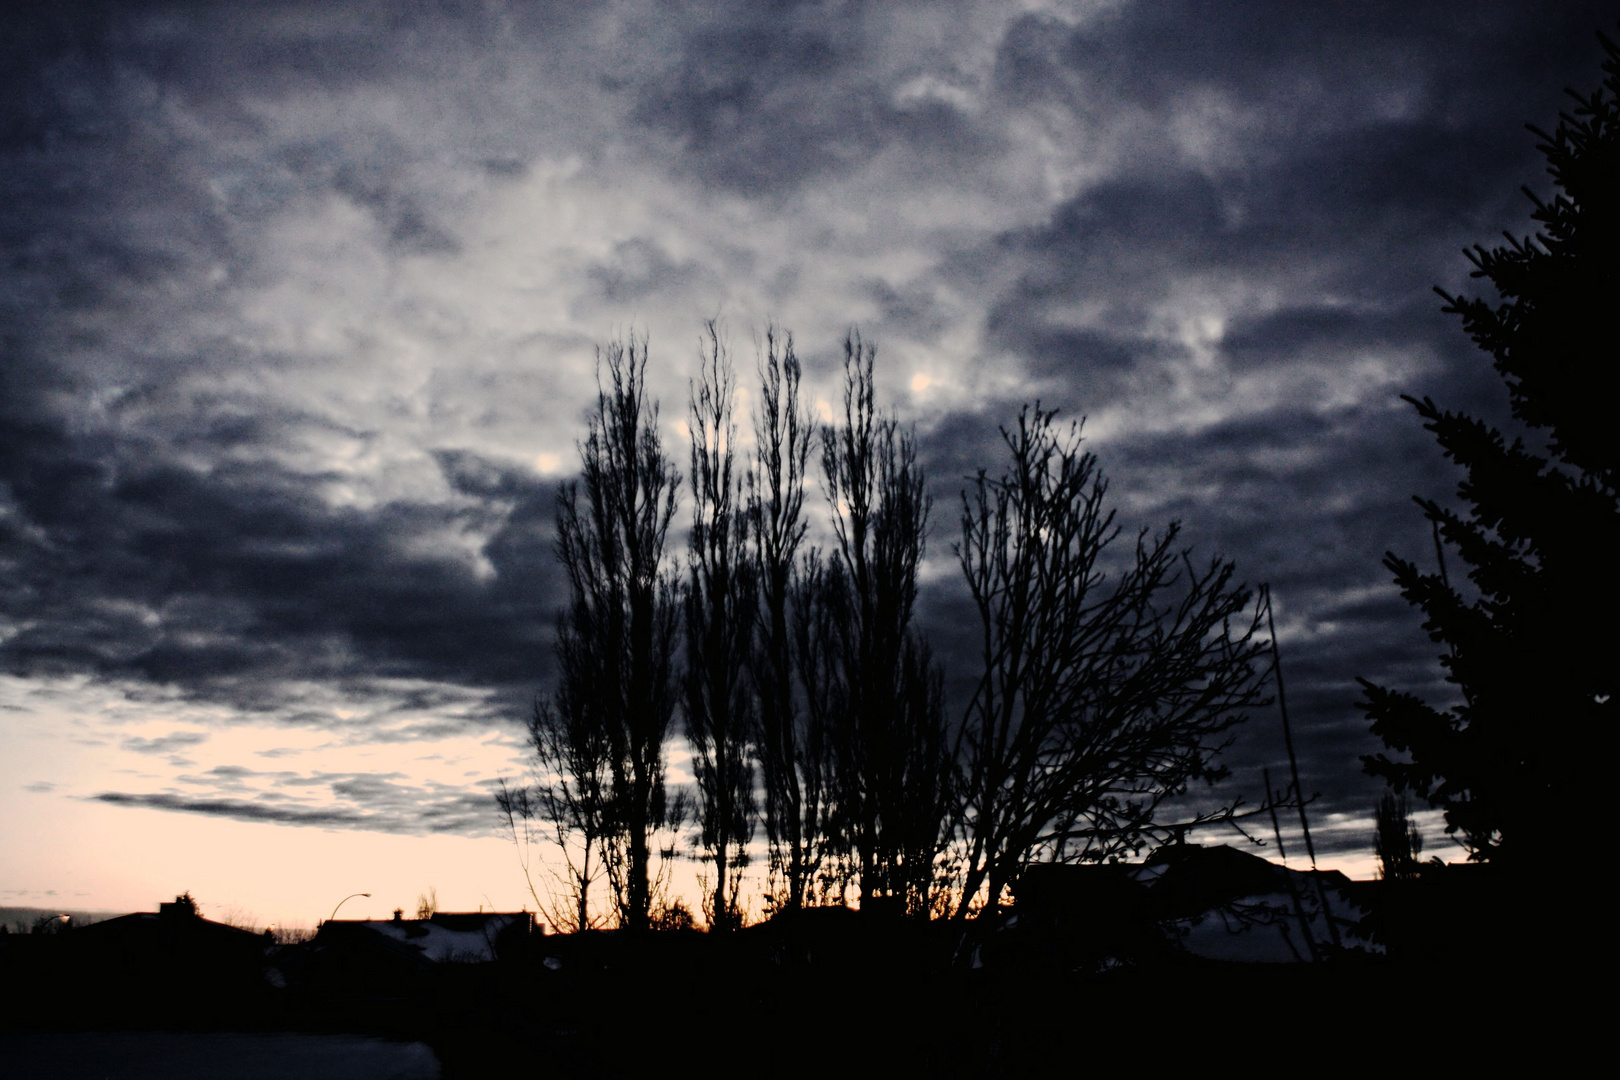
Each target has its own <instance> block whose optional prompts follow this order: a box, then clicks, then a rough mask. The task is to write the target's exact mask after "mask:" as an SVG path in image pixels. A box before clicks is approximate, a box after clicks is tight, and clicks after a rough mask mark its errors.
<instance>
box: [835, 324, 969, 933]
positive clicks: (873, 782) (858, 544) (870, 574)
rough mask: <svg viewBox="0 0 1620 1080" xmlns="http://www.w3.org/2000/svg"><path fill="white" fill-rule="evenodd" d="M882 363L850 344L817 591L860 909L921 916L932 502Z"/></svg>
mask: <svg viewBox="0 0 1620 1080" xmlns="http://www.w3.org/2000/svg"><path fill="white" fill-rule="evenodd" d="M874 355H875V350H873V349H872V348H871V347H869V346H866V345H864V344H863V343H862V342H861V340H860V337H859V336H858V335H855V334H851V335H850V336H849V337H848V338H846V339H845V342H844V417H843V423H842V424H840V425H838V426H836V427H835V426H828V427H825V428H823V430H822V474H823V481H824V483H825V485H826V495H827V502H828V504H829V506H830V507H831V510H832V526H833V535H834V538H835V544H834V546H833V552H832V567H831V568H830V572H829V573H827V574H825V575H823V578H822V585H821V588H820V590H819V592H820V599H821V601H822V602H823V603H825V604H827V605H828V606H829V610H828V612H827V615H828V618H827V620H826V623H825V626H826V627H827V628H828V629H829V630H830V632H831V641H830V648H829V652H828V659H829V660H830V661H831V666H832V670H831V672H830V673H831V674H832V675H833V679H832V684H831V689H832V691H833V693H834V695H835V696H834V700H833V701H832V703H831V704H832V708H831V709H830V713H829V717H828V719H829V720H830V721H831V723H832V725H833V728H832V730H831V732H830V735H831V740H830V741H831V746H832V754H831V756H830V761H831V763H832V766H833V781H834V782H833V792H834V798H833V804H834V806H833V809H834V814H833V822H834V824H835V826H836V831H837V832H838V834H839V836H840V837H841V839H842V842H843V845H844V851H845V853H846V854H847V856H848V857H849V858H850V859H852V860H853V863H854V868H855V870H856V872H857V873H858V874H859V876H860V887H861V901H862V904H863V905H865V904H867V903H869V902H871V901H874V900H881V901H882V902H884V903H892V904H896V905H899V904H904V906H905V907H906V908H907V910H909V911H912V912H914V913H918V912H921V911H925V910H927V909H928V908H929V907H930V905H931V903H932V899H933V879H934V870H935V868H934V860H935V856H936V855H937V854H938V853H939V852H940V850H941V849H942V847H943V846H944V843H945V836H944V830H943V828H942V818H943V815H944V812H945V805H944V793H943V789H942V788H941V786H940V785H941V782H942V780H943V779H944V778H945V772H944V770H943V769H942V768H941V756H942V753H943V750H944V739H943V713H942V711H941V708H940V706H941V698H940V693H939V686H938V675H937V673H936V671H935V670H934V666H933V664H932V661H931V659H930V657H929V655H928V651H927V648H926V646H925V645H924V644H923V643H922V641H921V639H920V637H919V636H918V634H917V633H916V631H915V629H914V628H913V625H912V616H913V613H914V609H915V606H916V599H917V571H918V567H919V565H920V564H921V562H922V557H923V551H924V544H925V537H926V533H927V529H928V514H929V509H930V501H929V498H928V494H927V488H926V485H925V482H924V478H923V472H922V469H921V467H920V466H919V465H918V463H917V455H916V445H915V442H914V440H913V438H912V435H911V433H910V432H909V431H905V430H902V429H901V427H900V425H899V422H898V421H897V420H896V419H895V418H893V417H892V416H881V415H879V413H878V412H877V409H876V406H875V399H874V386H873V378H872V373H873V360H874Z"/></svg>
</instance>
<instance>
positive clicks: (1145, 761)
mask: <svg viewBox="0 0 1620 1080" xmlns="http://www.w3.org/2000/svg"><path fill="white" fill-rule="evenodd" d="M1002 436H1003V438H1004V439H1005V441H1006V444H1007V449H1008V451H1009V453H1010V455H1011V461H1010V462H1009V464H1008V467H1007V469H1006V471H1005V472H1004V473H1002V475H1001V476H1000V477H999V478H996V479H991V478H990V477H989V476H988V475H987V474H986V473H984V472H982V471H981V472H980V474H979V477H978V480H977V482H976V484H975V485H974V488H973V489H972V491H971V494H970V493H969V492H964V493H963V495H962V541H961V543H960V544H959V545H958V546H957V549H956V551H957V555H958V558H959V559H960V561H961V565H962V572H963V574H964V575H965V576H966V578H967V584H968V589H969V591H970V593H971V594H972V597H973V601H974V604H975V605H976V607H977V610H978V615H979V622H980V630H981V633H982V635H983V673H982V674H981V676H980V678H979V682H978V685H977V687H976V688H975V690H974V693H973V697H972V699H971V701H970V703H969V705H968V708H967V712H966V715H965V717H964V720H963V724H962V727H961V729H960V731H959V735H958V746H957V751H956V761H957V764H958V768H959V770H960V779H959V781H958V791H959V798H960V802H959V811H958V815H959V819H960V821H961V823H962V824H961V827H962V830H963V835H964V838H965V848H966V851H965V856H964V867H963V873H964V879H963V894H962V896H961V899H960V901H959V904H958V908H957V915H958V917H961V916H964V915H966V914H967V912H968V911H969V909H970V907H971V906H973V905H976V904H980V903H982V904H985V905H987V906H988V907H990V908H993V907H994V906H995V905H996V904H997V903H999V901H1000V898H1001V896H1002V893H1003V891H1004V890H1005V889H1006V888H1007V887H1008V886H1009V885H1011V884H1013V883H1014V882H1015V881H1016V880H1017V878H1018V876H1019V874H1020V873H1021V872H1022V870H1023V869H1024V867H1025V866H1027V865H1028V864H1029V863H1031V862H1034V861H1057V862H1067V861H1080V860H1085V861H1101V860H1104V859H1111V858H1115V857H1119V856H1122V855H1128V854H1135V853H1139V852H1140V851H1141V850H1142V849H1143V848H1144V847H1146V846H1151V845H1153V844H1157V843H1160V842H1163V841H1164V840H1166V839H1168V838H1170V837H1172V836H1175V835H1177V834H1179V833H1183V832H1184V831H1185V830H1186V829H1187V828H1190V827H1192V826H1194V825H1200V824H1210V823H1213V822H1216V821H1221V820H1231V819H1232V816H1233V814H1234V812H1235V806H1234V804H1230V803H1228V804H1224V805H1221V806H1218V807H1215V808H1213V809H1206V810H1203V811H1201V812H1196V813H1190V814H1186V815H1185V816H1179V817H1177V816H1172V817H1171V819H1170V820H1165V815H1166V813H1167V806H1166V804H1167V801H1170V800H1173V799H1175V797H1177V796H1180V795H1183V794H1185V793H1186V791H1187V789H1188V787H1189V785H1191V784H1193V783H1194V782H1196V781H1211V782H1212V781H1214V780H1216V779H1218V778H1220V777H1221V776H1223V775H1225V772H1226V770H1225V768H1224V767H1222V766H1220V765H1219V764H1218V763H1217V760H1216V759H1217V756H1218V755H1219V753H1220V751H1221V750H1222V749H1223V748H1224V747H1225V746H1226V745H1228V743H1229V742H1230V736H1229V734H1228V733H1229V731H1230V729H1231V728H1232V726H1233V725H1234V724H1236V723H1238V722H1239V721H1240V720H1242V719H1243V715H1244V714H1243V710H1244V709H1246V708H1248V707H1250V706H1252V705H1255V704H1258V703H1260V702H1261V700H1262V699H1261V695H1260V683H1261V679H1260V674H1259V673H1258V672H1257V669H1256V661H1257V658H1258V656H1259V655H1260V651H1261V649H1262V644H1261V643H1259V642H1257V641H1256V632H1257V630H1258V628H1259V625H1260V623H1259V619H1260V613H1259V610H1258V608H1252V609H1251V606H1250V593H1249V592H1248V591H1247V590H1245V589H1244V588H1243V587H1242V586H1240V585H1237V584H1235V583H1234V582H1233V581H1232V576H1233V573H1234V567H1233V564H1232V563H1231V562H1228V561H1224V560H1221V559H1213V560H1211V561H1210V563H1209V564H1208V566H1207V567H1206V568H1205V569H1202V570H1199V569H1196V568H1195V567H1194V566H1193V563H1192V561H1191V558H1190V557H1189V554H1188V553H1187V552H1186V551H1184V550H1182V549H1181V548H1180V547H1179V546H1178V542H1179V539H1180V528H1179V525H1178V524H1176V523H1172V524H1171V525H1170V526H1169V527H1168V528H1167V529H1165V530H1164V532H1162V533H1160V534H1159V535H1157V536H1150V535H1149V534H1148V532H1147V531H1146V530H1143V531H1142V532H1141V533H1139V534H1138V535H1137V537H1136V548H1135V552H1134V554H1132V555H1130V556H1127V557H1125V558H1119V557H1117V556H1114V555H1113V553H1111V552H1110V551H1109V549H1110V547H1111V545H1112V544H1113V543H1114V541H1115V540H1116V539H1117V537H1118V536H1119V532H1120V529H1119V526H1118V525H1116V524H1115V522H1114V513H1113V511H1112V510H1109V509H1107V507H1106V506H1105V502H1104V500H1105V496H1106V495H1107V492H1108V483H1107V481H1106V480H1105V479H1104V478H1103V476H1102V474H1101V472H1100V471H1099V470H1098V468H1097V462H1096V458H1095V457H1094V456H1093V455H1092V454H1090V453H1089V452H1085V451H1082V449H1081V435H1080V427H1079V425H1078V424H1075V425H1071V426H1069V427H1068V429H1067V430H1064V429H1061V428H1058V427H1056V426H1055V423H1054V416H1053V414H1052V413H1051V412H1047V411H1043V410H1042V409H1041V408H1040V407H1039V406H1038V405H1037V406H1036V407H1035V408H1033V409H1029V408H1026V409H1024V410H1023V411H1022V412H1020V414H1019V417H1018V424H1017V426H1016V427H1015V428H1013V429H1011V430H1006V429H1003V431H1002ZM1110 561H1112V562H1113V564H1114V567H1115V568H1114V569H1112V570H1111V571H1110V570H1108V569H1106V568H1107V567H1108V565H1109V563H1110Z"/></svg>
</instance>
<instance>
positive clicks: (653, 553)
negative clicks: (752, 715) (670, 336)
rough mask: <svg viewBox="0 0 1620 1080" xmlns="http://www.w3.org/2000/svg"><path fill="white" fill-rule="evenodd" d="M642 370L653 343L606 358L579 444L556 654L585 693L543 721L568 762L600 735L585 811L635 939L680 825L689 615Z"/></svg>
mask: <svg viewBox="0 0 1620 1080" xmlns="http://www.w3.org/2000/svg"><path fill="white" fill-rule="evenodd" d="M603 368H605V369H606V372H607V376H608V382H607V384H606V385H600V377H601V373H602V370H603ZM646 368H647V343H646V340H645V339H643V340H642V341H641V342H639V343H638V342H637V341H636V340H635V339H634V337H632V338H631V339H630V341H629V344H628V346H626V345H624V344H621V343H618V342H615V343H613V344H612V345H609V346H608V347H607V348H606V349H605V350H602V351H601V352H600V353H599V354H598V380H599V387H598V391H597V404H596V415H595V416H593V417H592V418H591V421H590V430H589V433H588V434H587V436H586V439H585V442H584V443H582V444H581V446H580V458H581V466H582V467H581V471H580V477H579V480H578V482H577V483H571V484H569V485H567V486H565V487H564V488H563V491H562V493H561V495H560V496H559V498H558V502H557V553H558V556H559V559H560V561H561V562H562V565H563V568H564V570H565V572H566V574H567V577H568V589H569V606H568V608H567V610H566V612H565V613H564V615H563V618H562V620H561V623H560V626H559V633H558V654H559V657H560V658H561V660H562V666H563V670H564V675H563V682H562V686H563V689H564V691H565V692H571V693H577V694H578V695H579V696H578V698H577V699H574V698H570V699H569V700H567V701H565V700H564V699H563V698H562V697H561V696H559V699H558V703H557V708H556V710H555V712H556V722H555V723H554V724H552V723H549V722H547V723H543V724H542V725H541V728H542V731H543V732H545V733H548V734H549V733H550V732H552V731H555V732H557V733H558V737H560V738H561V739H562V740H563V741H564V742H565V743H567V744H568V746H567V749H566V752H564V753H562V754H561V755H559V758H558V759H559V760H561V761H562V763H563V764H565V765H567V766H570V767H571V768H572V767H575V766H577V767H580V768H585V767H587V766H588V764H589V763H590V762H592V761H594V760H595V759H594V758H593V757H591V755H593V754H596V753H597V752H598V746H597V743H596V740H600V748H599V749H600V753H601V757H602V760H604V761H605V763H606V768H605V770H603V777H604V780H605V787H604V789H603V793H602V796H601V798H600V799H599V800H596V801H594V802H589V801H588V802H587V803H586V804H585V811H586V814H587V816H589V815H599V816H598V817H597V818H596V819H595V821H594V824H593V830H594V833H595V838H596V840H597V842H598V845H599V848H600V851H601V855H602V860H603V867H604V869H605V871H606V873H607V878H608V881H609V883H610V884H611V885H612V887H613V893H614V901H615V905H616V907H617V909H618V915H619V923H620V925H621V926H623V927H624V928H625V929H628V930H631V931H641V930H645V929H647V926H648V916H649V912H650V910H651V907H652V900H653V891H654V889H653V887H654V880H653V876H652V874H651V864H652V856H653V837H654V834H655V833H656V832H658V831H659V830H660V829H663V828H666V827H669V826H671V825H672V824H673V822H672V820H671V818H672V813H671V811H672V810H673V809H674V807H673V805H672V803H671V801H670V800H668V799H667V798H666V793H665V789H664V744H665V742H666V741H667V739H668V736H669V727H670V722H671V720H672V718H673V714H674V709H675V698H676V691H675V677H674V654H675V647H676V631H677V624H678V621H679V612H678V605H677V603H676V585H675V582H674V579H673V577H672V576H671V575H670V574H669V573H667V572H666V565H665V544H666V540H667V539H668V535H669V526H670V521H671V519H672V518H673V517H674V516H675V505H676V493H677V490H678V488H679V486H680V474H679V473H678V472H677V471H676V469H675V466H674V465H673V464H672V463H671V462H670V460H669V458H668V456H667V455H666V454H665V453H664V449H663V445H662V443H661V441H660V439H659V433H658V406H657V404H656V403H655V402H652V401H650V400H649V399H648V397H647V387H646ZM571 666H572V667H573V668H576V669H577V670H576V671H575V673H574V674H572V675H570V674H569V671H570V667H571ZM543 715H544V714H543V713H537V717H539V716H543ZM537 745H538V744H537ZM576 746H577V747H578V749H579V753H576V752H575V748H576ZM542 757H544V752H543V751H542ZM558 771H559V772H562V771H563V770H558ZM566 775H569V776H571V777H572V779H573V781H574V784H575V790H576V791H581V792H583V791H584V790H585V789H586V788H588V787H589V783H588V782H583V781H582V780H581V775H580V773H578V772H573V771H568V772H567V773H566Z"/></svg>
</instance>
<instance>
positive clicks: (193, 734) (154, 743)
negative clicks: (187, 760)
mask: <svg viewBox="0 0 1620 1080" xmlns="http://www.w3.org/2000/svg"><path fill="white" fill-rule="evenodd" d="M207 741H208V735H207V734H206V733H205V732H200V731H176V732H174V733H172V734H169V735H159V736H158V737H157V738H155V739H143V738H141V737H139V736H136V735H131V736H130V737H129V738H127V739H125V740H123V741H122V742H121V743H119V744H118V745H119V746H120V747H121V748H123V749H125V750H128V751H130V752H132V753H136V754H168V753H172V752H173V751H175V750H180V749H183V748H185V747H187V746H197V745H199V744H201V743H205V742H207Z"/></svg>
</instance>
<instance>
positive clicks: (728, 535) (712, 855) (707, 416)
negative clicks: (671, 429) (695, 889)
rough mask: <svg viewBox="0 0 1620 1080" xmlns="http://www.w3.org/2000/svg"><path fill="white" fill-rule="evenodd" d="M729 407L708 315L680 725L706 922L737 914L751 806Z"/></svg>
mask: <svg viewBox="0 0 1620 1080" xmlns="http://www.w3.org/2000/svg"><path fill="white" fill-rule="evenodd" d="M732 407H733V388H732V370H731V361H730V358H729V357H728V356H727V354H726V348H725V345H724V343H723V342H722V341H721V339H720V331H719V328H718V327H717V326H716V324H715V323H714V322H713V321H710V322H709V324H708V327H707V330H706V337H705V340H704V343H703V346H702V355H701V370H700V372H699V374H698V379H697V382H696V383H695V384H694V385H693V387H692V397H691V418H690V431H691V443H692V500H693V508H692V531H691V542H690V544H689V545H688V547H687V581H686V594H685V601H686V603H685V612H686V734H687V738H688V740H689V741H690V742H691V745H692V764H693V768H694V771H695V772H696V774H697V787H698V825H699V835H700V837H701V841H702V845H703V850H704V856H705V858H706V859H707V860H708V861H709V862H711V863H712V864H713V866H714V883H713V891H712V892H711V893H710V894H709V895H708V896H707V897H705V899H704V914H705V916H706V917H707V919H708V922H709V926H710V928H711V929H715V930H731V929H735V928H737V927H739V926H741V924H742V909H741V907H740V906H739V904H738V900H737V891H738V888H739V887H740V884H741V879H742V873H743V870H744V869H745V868H746V867H747V865H748V842H749V840H750V839H752V837H753V833H754V815H755V811H756V806H755V800H754V770H753V763H752V760H751V755H750V753H749V736H750V734H751V733H752V731H753V729H754V695H753V688H752V686H751V685H750V684H749V678H748V660H749V651H750V646H751V644H752V638H753V630H754V617H755V610H754V609H755V598H756V593H757V590H756V587H755V577H754V564H753V560H752V559H751V558H750V550H749V543H748V517H747V515H746V513H745V510H744V508H743V506H742V505H741V497H742V485H741V477H739V476H737V475H736V474H735V473H734V471H733V461H734V449H733V448H734V446H735V445H736V441H737V430H736V425H735V423H733V421H732Z"/></svg>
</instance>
